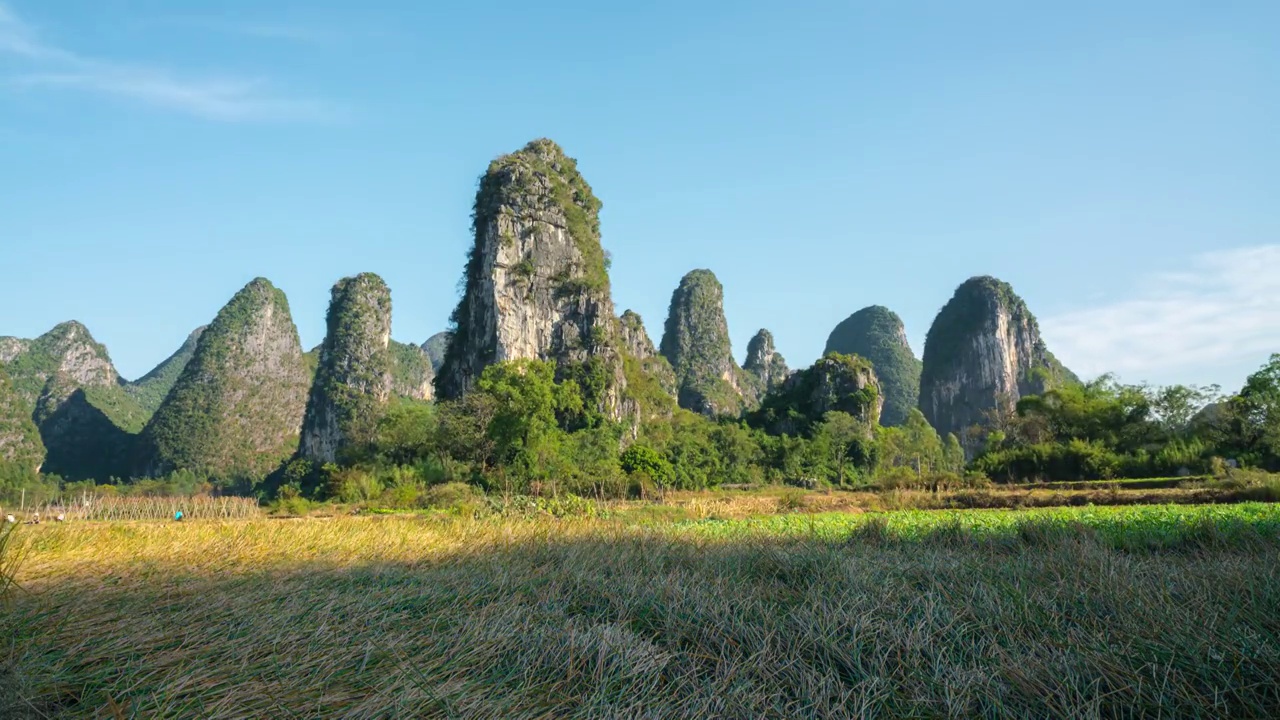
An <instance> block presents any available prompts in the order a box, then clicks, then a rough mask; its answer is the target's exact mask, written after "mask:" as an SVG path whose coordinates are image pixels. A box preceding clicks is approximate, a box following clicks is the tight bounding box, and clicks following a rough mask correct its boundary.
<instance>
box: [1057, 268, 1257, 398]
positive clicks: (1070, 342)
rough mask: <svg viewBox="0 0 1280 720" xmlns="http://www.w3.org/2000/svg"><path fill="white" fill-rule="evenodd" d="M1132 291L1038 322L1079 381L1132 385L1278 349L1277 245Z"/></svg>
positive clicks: (1153, 279) (1156, 277) (1157, 277)
mask: <svg viewBox="0 0 1280 720" xmlns="http://www.w3.org/2000/svg"><path fill="white" fill-rule="evenodd" d="M1134 290H1135V291H1134V293H1133V294H1132V295H1131V296H1130V297H1127V298H1124V299H1119V300H1115V301H1112V302H1103V303H1100V304H1096V305H1093V306H1092V307H1086V308H1084V309H1081V310H1075V311H1071V312H1067V313H1064V314H1060V315H1057V316H1052V317H1047V318H1043V319H1042V320H1041V326H1042V328H1043V332H1044V336H1045V340H1046V342H1047V343H1048V345H1049V347H1050V348H1052V349H1053V351H1054V353H1055V354H1056V355H1057V356H1058V357H1059V358H1061V359H1062V360H1063V362H1064V363H1065V364H1066V365H1067V366H1068V367H1070V368H1072V369H1073V370H1075V371H1076V372H1077V373H1079V374H1080V375H1081V376H1085V377H1091V376H1096V375H1099V374H1101V373H1103V372H1115V373H1117V374H1119V375H1120V376H1121V377H1123V378H1125V379H1131V380H1142V379H1154V378H1157V377H1168V376H1171V375H1174V374H1177V373H1179V372H1180V371H1186V370H1196V369H1201V368H1214V367H1226V366H1235V365H1239V364H1241V363H1243V362H1246V361H1249V360H1251V359H1253V358H1256V357H1257V356H1258V355H1260V354H1261V355H1264V356H1265V354H1267V353H1270V352H1280V245H1263V246H1258V247H1248V248H1236V249H1230V250H1221V251H1215V252H1210V253H1205V254H1203V255H1199V256H1197V257H1195V258H1193V260H1192V261H1191V262H1190V263H1188V265H1187V267H1186V268H1185V269H1182V270H1179V271H1178V272H1165V273H1156V274H1152V275H1150V276H1148V277H1145V278H1139V279H1138V281H1137V284H1136V285H1135V288H1134Z"/></svg>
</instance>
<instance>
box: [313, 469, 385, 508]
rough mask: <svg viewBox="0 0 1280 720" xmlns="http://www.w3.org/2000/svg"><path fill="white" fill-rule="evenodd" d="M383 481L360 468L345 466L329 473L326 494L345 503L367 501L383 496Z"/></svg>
mask: <svg viewBox="0 0 1280 720" xmlns="http://www.w3.org/2000/svg"><path fill="white" fill-rule="evenodd" d="M384 489H385V488H384V486H383V484H382V481H381V480H379V479H378V478H377V477H374V476H373V475H372V474H371V473H369V472H367V471H365V470H361V469H359V468H344V469H342V470H337V471H335V472H333V473H331V474H330V475H329V483H328V487H327V489H326V493H325V494H326V495H327V496H328V497H329V498H331V499H335V500H338V501H339V502H344V503H353V504H354V503H366V502H370V501H372V500H376V499H378V498H380V497H381V496H382V491H383V490H384Z"/></svg>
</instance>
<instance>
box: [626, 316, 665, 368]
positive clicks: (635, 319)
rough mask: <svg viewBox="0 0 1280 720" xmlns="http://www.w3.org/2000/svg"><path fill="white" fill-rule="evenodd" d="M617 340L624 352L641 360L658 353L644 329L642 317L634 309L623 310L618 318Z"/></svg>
mask: <svg viewBox="0 0 1280 720" xmlns="http://www.w3.org/2000/svg"><path fill="white" fill-rule="evenodd" d="M618 342H619V344H620V345H621V347H622V350H623V351H624V352H627V353H630V354H631V355H633V356H635V357H637V358H640V359H641V360H643V359H645V358H650V357H653V356H654V355H657V354H658V351H657V350H656V349H654V347H653V341H652V340H650V339H649V333H648V331H646V330H645V329H644V319H643V318H641V317H640V313H638V312H636V311H635V310H625V311H623V313H622V315H621V316H620V317H619V318H618Z"/></svg>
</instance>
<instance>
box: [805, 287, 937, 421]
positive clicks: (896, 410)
mask: <svg viewBox="0 0 1280 720" xmlns="http://www.w3.org/2000/svg"><path fill="white" fill-rule="evenodd" d="M830 352H836V353H842V354H845V355H858V356H860V357H864V358H866V359H867V360H870V361H871V365H872V367H874V368H875V371H876V377H877V378H879V380H880V387H881V389H882V390H883V392H884V410H883V411H882V413H881V415H880V424H881V425H888V426H896V425H901V424H902V423H904V422H906V419H907V414H908V413H910V412H911V410H912V409H913V408H915V407H916V406H917V405H918V404H919V401H920V372H921V370H922V367H923V366H922V364H921V362H920V361H919V360H917V359H916V356H915V354H914V353H912V352H911V345H910V344H909V343H908V342H907V331H906V328H905V327H904V326H903V324H902V318H900V317H898V314H897V313H895V312H893V311H892V310H890V309H889V308H886V307H883V306H881V305H872V306H870V307H865V308H862V309H861V310H859V311H858V312H856V313H854V314H852V315H850V316H849V317H847V318H845V319H844V320H842V321H840V324H839V325H836V327H835V329H834V330H832V331H831V335H830V336H828V337H827V346H826V348H824V349H823V354H826V353H830Z"/></svg>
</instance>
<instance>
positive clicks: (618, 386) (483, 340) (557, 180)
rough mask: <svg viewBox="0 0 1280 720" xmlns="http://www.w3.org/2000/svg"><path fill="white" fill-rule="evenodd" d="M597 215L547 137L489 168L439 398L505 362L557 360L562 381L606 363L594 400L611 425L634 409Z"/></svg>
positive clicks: (568, 162) (572, 167)
mask: <svg viewBox="0 0 1280 720" xmlns="http://www.w3.org/2000/svg"><path fill="white" fill-rule="evenodd" d="M599 211H600V201H599V200H597V199H596V198H595V196H594V195H592V193H591V188H590V186H588V185H587V183H586V181H585V180H583V178H582V176H581V175H580V174H579V173H578V169H577V164H576V163H575V162H574V160H573V159H572V158H569V157H567V156H565V154H564V152H563V151H562V150H561V149H560V147H559V146H558V145H556V144H555V143H554V142H552V141H550V140H545V139H544V140H535V141H533V142H531V143H529V144H528V145H526V146H525V147H524V148H523V149H522V150H520V151H518V152H515V153H512V154H510V155H504V156H502V157H500V158H498V159H497V160H494V161H493V162H492V163H491V164H490V165H489V169H488V172H486V173H485V175H484V177H482V178H481V179H480V189H479V191H478V192H477V193H476V201H475V212H474V223H473V225H474V230H475V246H474V247H473V248H472V251H471V255H470V258H469V259H468V262H467V269H466V277H465V280H466V289H465V290H464V292H463V296H462V300H461V301H460V302H459V303H458V306H457V308H455V309H454V311H453V315H452V322H453V324H454V329H453V332H454V336H453V340H452V341H451V342H450V343H449V344H448V349H447V351H446V353H445V358H444V363H443V364H442V365H441V367H440V372H439V374H438V375H437V377H436V391H437V393H438V394H439V396H440V397H442V398H445V399H448V398H456V397H459V396H460V395H462V394H463V393H465V392H467V390H469V389H470V388H471V387H472V386H473V385H474V383H475V382H476V380H477V378H479V376H480V373H481V372H482V371H483V370H484V368H485V367H487V366H488V365H490V364H492V363H496V362H501V361H504V360H517V359H524V358H529V359H541V360H552V361H554V362H555V363H556V365H557V375H559V376H564V375H568V374H572V373H573V372H574V370H575V367H581V366H583V365H584V364H586V363H593V364H599V363H603V364H604V366H605V367H604V375H605V376H606V377H608V378H609V380H608V383H607V387H606V388H605V389H604V390H603V391H602V396H601V397H594V398H587V401H588V402H589V403H591V402H594V403H595V404H596V405H598V406H599V408H600V409H601V411H602V412H603V413H604V414H605V415H606V416H608V417H611V418H613V419H621V418H622V417H624V416H628V415H631V414H632V413H633V412H634V407H626V406H627V405H628V403H626V402H625V388H626V378H625V376H624V374H623V371H622V358H621V355H620V353H619V351H618V349H617V338H616V337H615V328H614V314H613V300H612V299H611V298H610V294H609V278H608V274H607V271H606V258H605V253H604V250H603V249H602V248H601V246H600V221H599Z"/></svg>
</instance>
